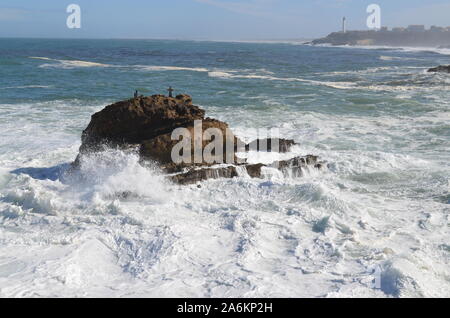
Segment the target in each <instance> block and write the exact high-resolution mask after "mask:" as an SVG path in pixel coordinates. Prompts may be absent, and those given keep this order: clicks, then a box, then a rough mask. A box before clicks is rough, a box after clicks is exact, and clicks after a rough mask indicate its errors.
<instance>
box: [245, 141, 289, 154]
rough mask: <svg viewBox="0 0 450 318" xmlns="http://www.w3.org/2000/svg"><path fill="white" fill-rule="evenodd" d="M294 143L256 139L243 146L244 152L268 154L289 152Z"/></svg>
mask: <svg viewBox="0 0 450 318" xmlns="http://www.w3.org/2000/svg"><path fill="white" fill-rule="evenodd" d="M295 144H296V143H295V141H293V140H291V139H281V138H271V139H256V140H254V141H252V142H251V143H249V144H247V145H245V150H246V151H249V150H254V151H268V152H272V151H273V152H281V153H285V152H289V151H291V148H292V146H294V145H295Z"/></svg>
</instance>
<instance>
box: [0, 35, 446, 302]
mask: <svg viewBox="0 0 450 318" xmlns="http://www.w3.org/2000/svg"><path fill="white" fill-rule="evenodd" d="M449 61H450V52H448V51H445V50H432V49H420V48H416V49H401V48H396V49H394V48H371V49H367V48H349V47H311V46H306V45H299V44H297V43H231V42H230V43H221V42H189V41H151V40H148V41H142V40H140V41H135V40H44V39H29V40H28V39H0V75H1V76H0V125H1V127H2V138H1V139H0V241H1V242H2V244H1V247H0V295H1V296H11V295H14V296H29V295H46V296H52V295H56V296H58V295H64V296H67V295H76V296H83V295H102V296H123V295H135V296H136V295H137V296H139V295H145V296H155V295H162V296H193V295H194V296H328V297H335V296H376V297H392V296H394V297H395V296H447V297H448V296H449V295H450V284H449V277H450V272H449V270H448V268H449V266H448V265H449V254H448V251H449V249H448V237H449V234H450V233H449V212H450V209H449V203H450V201H449V200H450V193H449V187H450V184H449V178H450V165H449V160H448V159H449V150H450V124H449V123H450V111H449V109H450V102H449V101H450V76H449V75H448V74H429V73H426V69H427V68H429V67H433V66H436V65H439V64H449ZM169 85H171V86H172V87H174V88H175V90H176V91H175V93H187V94H190V95H192V96H193V99H194V104H197V105H200V106H202V107H203V108H205V109H206V111H207V115H208V116H211V117H216V118H218V119H221V120H224V121H226V122H228V123H230V126H231V127H232V129H233V130H234V131H235V132H236V133H237V134H238V135H239V137H241V138H242V139H245V140H250V139H252V138H255V137H256V134H255V129H258V128H279V129H280V130H281V132H282V134H283V135H284V136H285V137H287V138H293V139H295V140H296V141H297V142H298V143H299V146H298V147H297V148H295V149H294V150H293V152H294V153H293V154H291V155H295V154H301V155H305V154H309V153H313V154H317V155H320V156H321V158H322V159H323V160H326V161H327V162H328V164H329V168H328V170H327V171H324V172H320V173H317V172H311V174H310V175H307V176H305V177H304V178H301V179H289V178H282V177H280V176H276V175H275V176H267V178H266V179H264V180H252V179H247V178H245V177H242V178H236V179H233V180H213V181H208V182H206V183H205V185H204V186H203V187H202V188H201V189H198V188H196V187H192V188H190V187H181V188H180V187H178V186H175V185H171V184H168V183H167V182H166V181H164V180H163V178H162V177H161V176H160V175H159V172H158V171H154V170H149V169H145V168H143V167H141V166H140V165H139V163H138V160H137V158H136V157H135V156H133V155H130V154H123V153H118V152H114V151H110V152H107V153H105V154H103V157H95V158H92V162H91V165H90V166H87V167H85V169H86V170H85V171H84V173H85V174H86V175H89V176H90V177H89V178H87V180H86V181H83V182H82V181H79V182H77V181H75V180H65V179H64V178H62V177H61V173H62V172H63V171H64V169H66V168H67V164H68V163H69V162H71V161H72V160H73V159H74V158H75V156H76V154H77V150H78V147H79V145H80V136H81V132H82V130H83V129H84V128H85V127H86V126H87V124H88V123H89V120H90V116H91V115H92V114H93V113H94V112H96V111H98V110H100V109H102V108H103V107H104V106H106V105H108V104H110V103H112V102H114V101H117V100H122V99H126V98H129V97H131V96H132V94H133V92H134V90H135V89H137V90H139V92H140V93H142V94H145V95H151V94H159V93H166V89H167V87H168V86H169ZM120 191H131V192H134V193H137V196H136V198H133V199H128V200H123V199H120V198H115V197H114V193H117V192H120ZM319 225H320V226H319ZM319 227H320V229H321V230H320V231H317V228H319ZM373 265H379V266H381V267H382V268H383V271H382V277H381V279H382V288H381V290H378V289H373V288H371V287H370V281H371V280H372V277H371V274H370V273H369V272H368V268H370V267H371V266H373ZM98 268H102V270H101V271H100V270H98ZM52 282H56V283H52Z"/></svg>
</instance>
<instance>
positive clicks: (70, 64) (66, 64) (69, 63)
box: [30, 56, 111, 69]
mask: <svg viewBox="0 0 450 318" xmlns="http://www.w3.org/2000/svg"><path fill="white" fill-rule="evenodd" d="M30 58H31V59H37V60H44V61H52V62H57V63H45V64H42V65H40V66H39V67H42V68H64V69H71V68H77V67H109V66H111V65H108V64H103V63H96V62H89V61H79V60H58V59H52V58H48V57H36V56H32V57H30Z"/></svg>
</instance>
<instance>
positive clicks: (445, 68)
mask: <svg viewBox="0 0 450 318" xmlns="http://www.w3.org/2000/svg"><path fill="white" fill-rule="evenodd" d="M428 72H429V73H438V72H439V73H450V65H440V66H438V67H433V68H430V69H429V70H428Z"/></svg>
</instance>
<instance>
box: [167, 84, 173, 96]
mask: <svg viewBox="0 0 450 318" xmlns="http://www.w3.org/2000/svg"><path fill="white" fill-rule="evenodd" d="M167 91H168V92H169V97H173V94H172V92H173V91H174V89H173V88H172V86H170V87H169V89H168V90H167Z"/></svg>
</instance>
